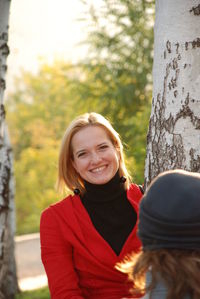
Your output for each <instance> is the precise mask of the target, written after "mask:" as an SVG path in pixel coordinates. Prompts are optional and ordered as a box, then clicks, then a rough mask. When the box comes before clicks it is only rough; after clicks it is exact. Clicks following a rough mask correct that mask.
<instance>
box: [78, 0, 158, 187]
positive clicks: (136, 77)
mask: <svg viewBox="0 0 200 299" xmlns="http://www.w3.org/2000/svg"><path fill="white" fill-rule="evenodd" d="M82 2H83V3H84V4H85V10H86V13H85V16H83V19H82V20H81V21H83V22H84V24H85V25H86V26H87V28H88V30H89V34H88V38H87V40H86V44H87V45H88V46H89V50H88V57H87V59H86V60H85V61H84V62H83V63H82V64H81V67H82V69H83V70H84V71H85V76H82V80H81V82H79V80H78V84H77V86H76V89H77V90H78V92H79V97H80V104H81V103H82V105H83V106H84V107H85V109H87V110H89V111H91V110H94V105H95V106H96V107H98V111H99V112H100V113H102V114H103V115H105V116H107V117H109V119H110V120H111V121H112V123H113V125H114V127H115V128H116V130H117V131H118V132H119V133H120V134H121V136H122V139H123V141H124V143H125V144H127V145H128V147H126V146H125V147H126V152H127V156H128V158H129V159H131V160H135V163H134V168H135V169H131V172H132V174H133V175H134V179H136V181H138V182H143V177H144V176H143V174H144V160H145V145H146V142H145V138H146V137H145V135H146V131H147V127H148V121H149V114H150V99H151V85H152V79H151V71H152V56H153V18H154V1H150V0H149V1H141V0H137V1H129V0H116V1H112V0H102V1H100V4H99V6H98V7H97V8H95V7H94V6H93V4H90V2H89V1H82ZM92 101H93V103H94V104H93V105H91V102H92ZM86 103H88V105H87V104H86ZM138 131H139V132H140V133H139V132H138ZM138 133H139V134H138ZM141 165H142V167H141ZM132 166H133V165H132Z"/></svg>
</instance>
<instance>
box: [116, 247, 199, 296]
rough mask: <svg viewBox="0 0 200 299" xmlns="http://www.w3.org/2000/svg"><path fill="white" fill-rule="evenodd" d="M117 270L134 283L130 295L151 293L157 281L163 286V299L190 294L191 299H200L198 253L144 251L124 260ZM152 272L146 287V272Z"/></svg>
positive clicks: (162, 250)
mask: <svg viewBox="0 0 200 299" xmlns="http://www.w3.org/2000/svg"><path fill="white" fill-rule="evenodd" d="M116 268H117V269H118V270H120V271H121V272H123V273H127V274H128V275H129V279H130V280H132V281H133V289H132V293H133V294H137V293H138V292H141V293H145V292H149V293H150V298H151V294H152V290H153V289H154V287H155V286H156V284H157V282H159V279H160V278H162V280H163V281H164V282H165V283H166V286H167V290H168V293H167V297H166V299H171V298H173V299H182V298H183V297H184V295H186V294H189V295H190V296H191V298H192V299H199V298H200V283H199V282H200V251H199V250H183V249H181V250H178V249H160V250H146V251H141V252H140V253H138V254H135V255H132V256H131V257H129V258H127V260H125V261H124V263H121V264H117V266H116ZM148 270H149V271H150V272H151V275H152V281H151V282H150V284H149V285H148V286H145V276H146V272H147V271H148Z"/></svg>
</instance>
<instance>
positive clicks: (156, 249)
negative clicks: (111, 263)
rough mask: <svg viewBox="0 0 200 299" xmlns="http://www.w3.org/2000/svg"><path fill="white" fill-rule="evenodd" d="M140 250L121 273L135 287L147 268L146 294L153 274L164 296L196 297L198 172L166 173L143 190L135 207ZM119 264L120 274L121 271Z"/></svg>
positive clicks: (199, 239)
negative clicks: (161, 283)
mask: <svg viewBox="0 0 200 299" xmlns="http://www.w3.org/2000/svg"><path fill="white" fill-rule="evenodd" d="M138 236H139V238H140V240H141V242H142V251H141V253H140V254H139V255H138V256H137V257H133V258H132V261H131V263H130V267H129V266H128V267H127V265H126V267H125V268H126V272H127V273H129V274H131V276H132V278H133V280H134V281H135V282H136V285H137V286H138V283H140V282H141V279H143V280H144V274H145V273H146V271H148V270H149V269H150V270H151V274H152V283H151V284H150V285H149V288H147V289H149V290H152V289H153V288H154V286H155V284H156V282H157V275H159V276H160V277H162V279H163V280H164V281H165V283H166V284H167V286H168V290H169V291H168V297H167V298H174V299H176V298H182V297H181V296H183V295H184V294H186V293H189V294H192V296H193V297H191V298H195V299H196V298H200V285H199V279H200V174H199V173H191V172H188V171H184V170H171V171H166V172H164V173H161V174H160V175H158V177H157V178H155V179H154V180H153V181H152V183H151V184H150V186H149V187H148V188H147V191H146V192H145V194H144V196H143V199H142V201H141V203H140V208H139V224H138ZM125 268H124V266H123V265H122V270H123V271H124V269H125Z"/></svg>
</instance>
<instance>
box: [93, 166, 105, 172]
mask: <svg viewBox="0 0 200 299" xmlns="http://www.w3.org/2000/svg"><path fill="white" fill-rule="evenodd" d="M104 168H105V166H101V167H98V168H95V169H92V170H91V171H92V172H99V171H101V170H102V169H104Z"/></svg>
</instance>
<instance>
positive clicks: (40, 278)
mask: <svg viewBox="0 0 200 299" xmlns="http://www.w3.org/2000/svg"><path fill="white" fill-rule="evenodd" d="M15 257H16V264H17V275H18V282H19V287H20V289H21V290H32V289H36V288H39V287H43V286H45V285H47V279H46V275H45V271H44V268H43V265H42V262H41V257H40V239H39V234H38V233H37V234H30V235H24V236H17V237H15Z"/></svg>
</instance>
